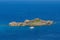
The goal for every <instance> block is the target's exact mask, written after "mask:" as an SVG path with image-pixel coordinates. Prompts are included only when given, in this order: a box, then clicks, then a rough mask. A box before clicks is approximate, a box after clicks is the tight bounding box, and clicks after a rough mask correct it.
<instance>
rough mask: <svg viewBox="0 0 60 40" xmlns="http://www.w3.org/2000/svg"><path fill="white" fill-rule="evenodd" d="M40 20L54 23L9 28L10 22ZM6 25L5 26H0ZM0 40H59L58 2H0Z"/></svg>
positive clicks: (59, 16)
mask: <svg viewBox="0 0 60 40" xmlns="http://www.w3.org/2000/svg"><path fill="white" fill-rule="evenodd" d="M34 18H41V19H43V20H52V21H54V22H56V23H55V24H52V25H50V26H38V27H35V28H34V29H32V30H31V29H30V28H29V27H26V26H25V27H22V26H21V27H10V26H8V23H9V22H11V21H16V22H20V21H21V22H23V21H24V20H25V19H29V20H32V19H34ZM2 24H7V26H5V25H2ZM0 40H60V3H59V2H0Z"/></svg>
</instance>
